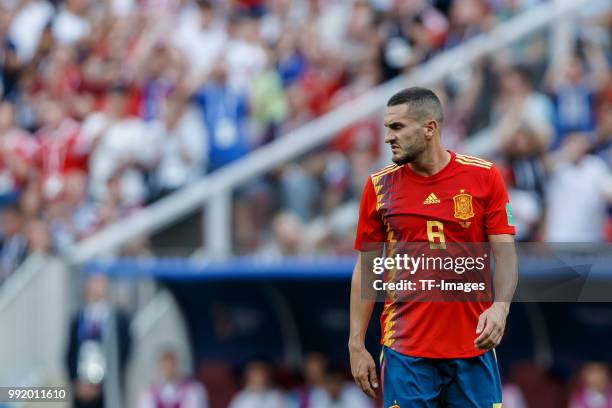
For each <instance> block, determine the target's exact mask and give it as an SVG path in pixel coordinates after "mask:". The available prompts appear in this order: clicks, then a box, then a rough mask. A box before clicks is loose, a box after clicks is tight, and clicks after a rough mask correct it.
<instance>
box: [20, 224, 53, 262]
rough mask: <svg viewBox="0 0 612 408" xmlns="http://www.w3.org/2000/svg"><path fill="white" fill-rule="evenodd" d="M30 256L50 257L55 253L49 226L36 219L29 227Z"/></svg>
mask: <svg viewBox="0 0 612 408" xmlns="http://www.w3.org/2000/svg"><path fill="white" fill-rule="evenodd" d="M26 235H27V239H28V254H34V253H37V254H44V255H49V254H51V253H52V252H53V248H52V241H51V233H50V232H49V226H48V225H47V223H46V222H45V221H43V220H39V219H34V220H31V221H30V222H29V223H28V226H27V234H26Z"/></svg>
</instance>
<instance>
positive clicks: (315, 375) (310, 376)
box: [296, 353, 327, 408]
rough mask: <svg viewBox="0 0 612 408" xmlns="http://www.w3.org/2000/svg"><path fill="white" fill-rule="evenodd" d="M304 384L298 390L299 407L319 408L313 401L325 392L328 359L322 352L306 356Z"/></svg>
mask: <svg viewBox="0 0 612 408" xmlns="http://www.w3.org/2000/svg"><path fill="white" fill-rule="evenodd" d="M303 370H304V386H303V387H302V388H301V389H299V390H297V391H296V399H297V404H298V407H299V408H317V407H318V406H317V405H314V404H313V403H314V402H315V401H316V400H317V399H320V398H321V397H320V396H319V394H324V393H325V388H324V387H325V380H326V378H325V376H326V373H327V359H326V358H325V356H324V355H323V354H321V353H310V354H308V355H307V356H306V357H305V358H304V369H303Z"/></svg>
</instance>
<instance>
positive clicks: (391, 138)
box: [385, 130, 395, 143]
mask: <svg viewBox="0 0 612 408" xmlns="http://www.w3.org/2000/svg"><path fill="white" fill-rule="evenodd" d="M393 141H395V134H393V132H391V131H390V130H388V131H387V132H386V133H385V143H392V142H393Z"/></svg>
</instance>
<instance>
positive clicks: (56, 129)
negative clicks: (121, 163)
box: [36, 98, 89, 201]
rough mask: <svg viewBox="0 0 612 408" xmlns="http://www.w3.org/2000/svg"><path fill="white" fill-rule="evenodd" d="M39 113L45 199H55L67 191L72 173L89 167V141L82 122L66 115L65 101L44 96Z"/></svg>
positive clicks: (40, 157) (40, 159)
mask: <svg viewBox="0 0 612 408" xmlns="http://www.w3.org/2000/svg"><path fill="white" fill-rule="evenodd" d="M39 115H40V117H41V124H42V127H41V128H40V129H39V130H38V132H36V136H37V138H38V140H39V143H40V151H39V172H40V183H41V189H42V192H43V196H44V198H45V199H46V200H48V201H53V200H56V199H58V198H59V196H60V195H61V194H62V193H63V192H64V189H65V188H66V175H67V174H68V173H69V172H71V171H74V170H78V171H85V170H86V169H87V159H88V156H89V144H88V141H87V140H86V139H85V137H84V136H83V133H82V131H81V127H80V125H79V123H78V122H76V121H75V120H73V119H70V118H68V117H67V116H66V112H65V106H64V104H63V103H61V102H57V101H53V100H51V98H48V99H47V98H45V99H44V100H43V101H42V102H41V104H40V106H39Z"/></svg>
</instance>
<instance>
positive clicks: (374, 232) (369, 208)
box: [355, 177, 385, 251]
mask: <svg viewBox="0 0 612 408" xmlns="http://www.w3.org/2000/svg"><path fill="white" fill-rule="evenodd" d="M384 238H385V225H384V223H383V220H382V218H381V216H380V213H379V212H378V211H377V210H376V192H375V191H374V185H373V184H372V179H371V178H370V177H368V180H367V181H366V184H365V187H364V188H363V194H362V196H361V204H360V205H359V221H358V222H357V234H356V236H355V249H356V250H358V251H373V250H377V249H380V248H382V246H383V243H384Z"/></svg>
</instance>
